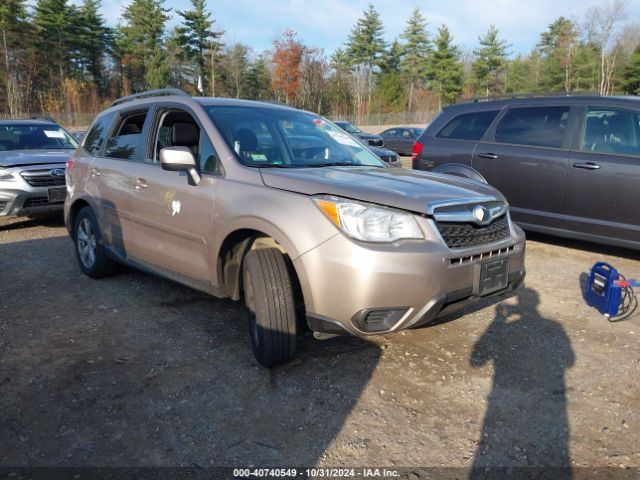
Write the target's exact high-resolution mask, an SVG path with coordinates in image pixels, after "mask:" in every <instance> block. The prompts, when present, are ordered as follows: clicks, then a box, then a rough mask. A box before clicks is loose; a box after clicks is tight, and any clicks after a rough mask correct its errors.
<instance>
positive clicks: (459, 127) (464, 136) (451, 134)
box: [436, 110, 500, 141]
mask: <svg viewBox="0 0 640 480" xmlns="http://www.w3.org/2000/svg"><path fill="white" fill-rule="evenodd" d="M499 112H500V110H485V111H482V112H471V113H462V114H460V115H457V116H455V117H453V118H452V119H451V120H449V122H447V123H446V124H445V126H444V127H442V128H441V129H440V131H439V132H438V133H437V134H436V137H438V138H450V139H455V140H476V141H477V140H480V139H481V138H482V137H483V136H484V134H485V133H486V131H487V129H488V128H489V126H490V125H491V123H492V122H493V120H494V119H495V118H496V117H497V116H498V113H499Z"/></svg>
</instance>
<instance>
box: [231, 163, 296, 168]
mask: <svg viewBox="0 0 640 480" xmlns="http://www.w3.org/2000/svg"><path fill="white" fill-rule="evenodd" d="M243 165H244V166H245V167H256V168H295V167H294V166H292V165H285V164H283V163H243Z"/></svg>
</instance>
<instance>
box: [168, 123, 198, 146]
mask: <svg viewBox="0 0 640 480" xmlns="http://www.w3.org/2000/svg"><path fill="white" fill-rule="evenodd" d="M198 140H199V136H198V127H196V126H195V125H194V124H193V123H184V122H176V123H174V124H173V128H172V129H171V144H172V145H174V146H176V147H193V146H195V145H198Z"/></svg>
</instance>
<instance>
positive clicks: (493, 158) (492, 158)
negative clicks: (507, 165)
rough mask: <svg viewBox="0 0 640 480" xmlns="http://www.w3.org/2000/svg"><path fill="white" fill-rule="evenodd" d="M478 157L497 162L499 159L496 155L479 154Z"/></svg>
mask: <svg viewBox="0 0 640 480" xmlns="http://www.w3.org/2000/svg"><path fill="white" fill-rule="evenodd" d="M478 156H479V157H480V158H490V159H491V160H495V159H496V158H498V155H496V154H495V153H479V154H478Z"/></svg>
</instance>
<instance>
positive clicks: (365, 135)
mask: <svg viewBox="0 0 640 480" xmlns="http://www.w3.org/2000/svg"><path fill="white" fill-rule="evenodd" d="M351 135H355V136H356V137H358V138H361V139H362V140H380V139H382V137H381V136H380V135H376V134H374V133H364V132H363V133H352V134H351Z"/></svg>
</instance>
